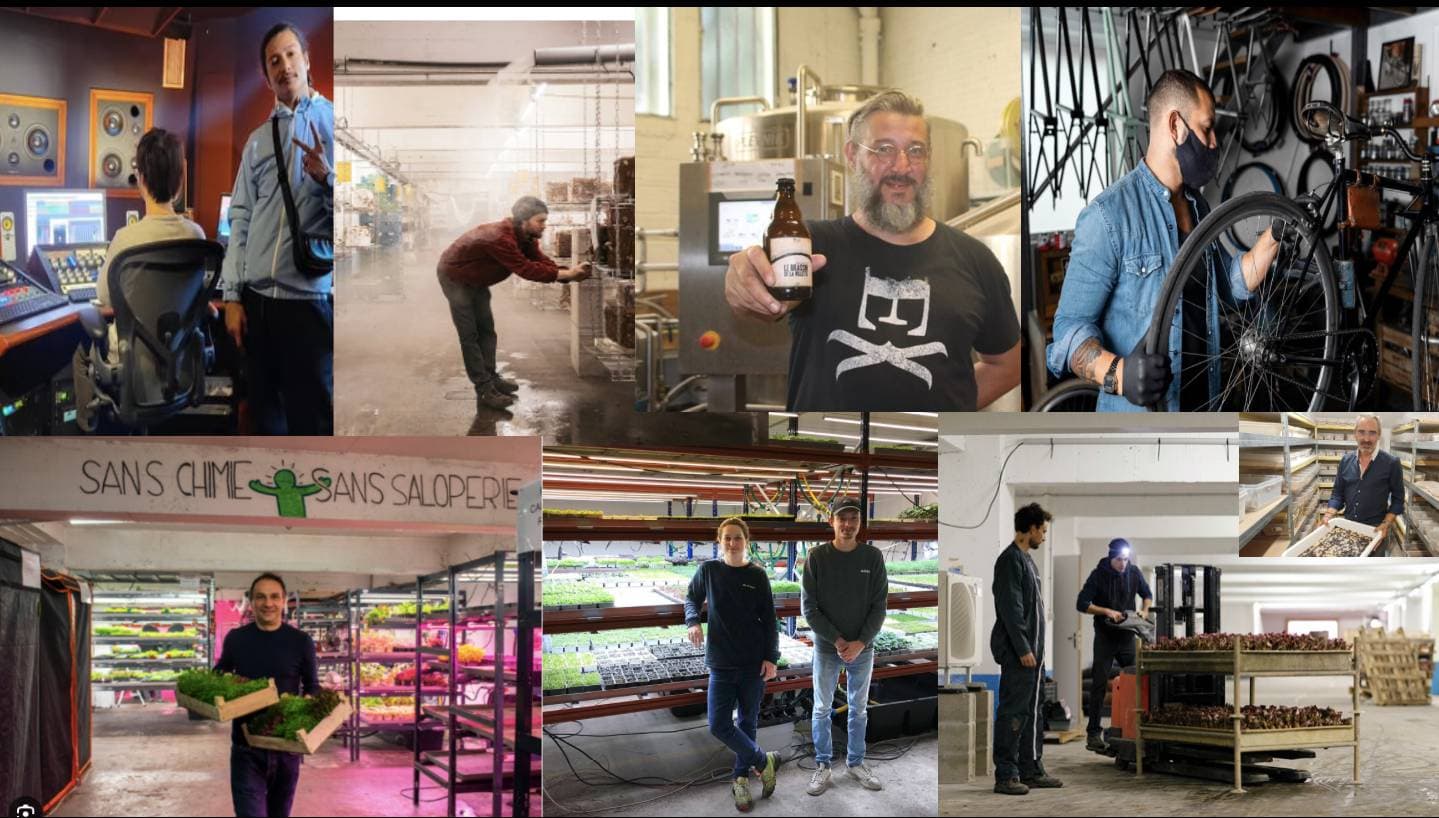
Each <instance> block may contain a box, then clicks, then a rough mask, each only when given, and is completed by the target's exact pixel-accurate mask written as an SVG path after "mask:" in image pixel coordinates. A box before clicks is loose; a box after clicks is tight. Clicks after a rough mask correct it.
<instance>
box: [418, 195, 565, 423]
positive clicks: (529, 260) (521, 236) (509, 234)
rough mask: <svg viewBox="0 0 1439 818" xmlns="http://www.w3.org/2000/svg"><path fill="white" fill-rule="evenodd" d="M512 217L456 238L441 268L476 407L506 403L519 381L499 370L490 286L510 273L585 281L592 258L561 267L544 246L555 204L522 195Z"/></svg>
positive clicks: (443, 256) (542, 279)
mask: <svg viewBox="0 0 1439 818" xmlns="http://www.w3.org/2000/svg"><path fill="white" fill-rule="evenodd" d="M510 213H511V218H509V219H505V220H503V221H498V222H491V223H489V224H482V225H480V226H479V227H476V228H474V229H472V230H470V231H469V232H467V233H465V234H464V235H462V236H460V237H459V238H458V239H455V241H454V243H453V244H451V245H450V246H449V247H448V248H446V249H445V252H444V253H443V254H441V255H440V264H439V268H438V269H437V270H436V274H437V275H438V276H439V279H440V289H441V290H442V291H443V292H444V294H445V299H446V300H447V301H449V302H450V318H451V320H453V321H454V322H455V330H456V331H457V332H459V334H460V355H461V356H463V358H464V360H465V374H466V375H468V376H469V378H470V383H472V384H474V385H475V402H476V410H477V411H478V410H479V409H481V408H483V407H488V408H490V409H504V408H505V407H506V406H509V405H510V404H511V403H514V401H515V398H514V395H515V393H516V392H518V391H519V389H520V386H519V384H517V383H515V382H514V381H511V380H506V379H505V378H502V377H500V374H499V372H497V371H495V349H496V345H497V341H498V339H497V338H496V336H495V316H494V313H492V312H491V311H490V287H493V286H494V285H496V284H499V283H500V282H501V281H504V280H505V279H507V278H509V277H510V275H511V274H513V275H517V276H519V277H520V278H524V279H528V280H530V281H539V282H542V283H545V284H549V283H553V282H560V283H562V284H563V283H567V282H570V281H584V280H585V279H586V278H589V277H590V268H589V264H588V263H585V264H581V265H580V266H579V267H574V268H561V267H560V266H558V265H557V264H555V263H554V262H553V261H552V260H550V258H549V257H548V256H546V255H545V254H544V253H543V252H541V250H540V236H542V235H544V232H545V222H546V221H547V220H548V219H549V214H550V209H549V207H548V206H546V205H545V203H544V202H542V201H540V200H539V199H536V198H535V197H533V196H523V197H521V198H520V200H519V201H517V202H515V205H514V207H513V208H511V210H510Z"/></svg>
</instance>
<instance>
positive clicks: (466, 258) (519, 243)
mask: <svg viewBox="0 0 1439 818" xmlns="http://www.w3.org/2000/svg"><path fill="white" fill-rule="evenodd" d="M439 273H440V275H442V276H445V277H446V278H448V279H450V280H451V281H454V282H456V283H459V284H470V285H475V286H481V287H493V286H495V285H496V284H499V283H500V282H501V281H504V280H505V279H507V278H509V277H510V275H511V274H514V275H517V276H519V277H520V278H525V279H529V280H530V281H539V282H542V283H546V284H548V283H550V282H553V281H555V280H557V279H558V278H559V276H560V268H559V265H557V264H555V263H554V262H553V261H551V260H550V258H549V256H546V255H545V254H544V252H543V251H541V250H540V243H539V241H538V240H537V239H532V238H525V239H524V240H520V238H519V237H517V236H516V235H515V223H514V221H513V220H511V219H505V220H504V221H498V222H491V223H489V224H482V225H480V226H479V227H476V228H474V229H473V230H469V231H467V232H466V233H465V234H464V235H462V236H460V237H459V238H458V239H455V241H454V243H452V244H451V245H450V246H449V247H447V248H445V252H444V253H442V254H441V255H440V266H439Z"/></svg>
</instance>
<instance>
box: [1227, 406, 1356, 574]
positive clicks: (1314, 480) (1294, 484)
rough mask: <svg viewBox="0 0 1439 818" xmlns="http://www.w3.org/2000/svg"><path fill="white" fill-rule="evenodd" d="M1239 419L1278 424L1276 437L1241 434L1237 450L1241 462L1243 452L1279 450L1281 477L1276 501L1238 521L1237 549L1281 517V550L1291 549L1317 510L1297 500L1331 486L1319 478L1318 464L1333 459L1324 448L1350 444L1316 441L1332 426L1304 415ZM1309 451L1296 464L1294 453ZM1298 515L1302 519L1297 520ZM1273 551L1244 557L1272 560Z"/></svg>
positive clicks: (1339, 441)
mask: <svg viewBox="0 0 1439 818" xmlns="http://www.w3.org/2000/svg"><path fill="white" fill-rule="evenodd" d="M1241 417H1242V418H1243V419H1246V420H1258V421H1262V422H1277V423H1279V424H1280V434H1279V435H1260V434H1251V433H1247V432H1245V433H1241V434H1240V435H1239V447H1240V455H1241V458H1242V456H1243V453H1244V451H1245V450H1246V449H1279V450H1281V452H1282V458H1283V460H1282V469H1281V471H1280V476H1282V477H1283V481H1284V482H1283V486H1284V489H1283V493H1282V495H1281V496H1280V498H1279V499H1278V500H1275V501H1274V502H1273V503H1270V504H1269V505H1267V506H1265V507H1263V508H1259V509H1255V510H1254V511H1251V512H1248V513H1246V514H1244V515H1242V516H1241V517H1240V521H1239V549H1240V553H1241V554H1242V553H1244V549H1245V548H1246V547H1247V546H1249V545H1250V543H1251V542H1252V541H1254V540H1256V539H1257V538H1258V537H1259V534H1260V532H1262V531H1263V530H1264V529H1265V527H1266V526H1268V525H1269V523H1270V522H1271V521H1273V519H1274V518H1275V517H1277V516H1278V515H1280V514H1285V532H1284V535H1283V540H1284V546H1285V547H1288V546H1289V545H1292V544H1293V543H1294V542H1295V541H1296V540H1297V539H1299V538H1300V537H1302V536H1303V535H1304V534H1305V533H1306V532H1307V531H1308V530H1309V527H1310V524H1311V523H1312V522H1313V521H1314V518H1315V515H1316V514H1317V513H1318V512H1319V509H1320V506H1319V505H1315V506H1312V507H1310V506H1309V504H1308V503H1307V502H1306V503H1300V502H1298V501H1299V498H1301V497H1303V496H1304V495H1305V494H1306V493H1307V492H1308V491H1310V490H1311V489H1313V490H1315V491H1317V492H1321V493H1322V492H1323V491H1324V490H1325V489H1326V488H1328V487H1331V486H1332V485H1333V481H1332V479H1330V480H1329V482H1328V483H1326V482H1325V480H1326V477H1325V476H1323V475H1320V474H1319V468H1318V464H1320V463H1325V462H1329V461H1330V460H1331V459H1337V455H1334V454H1329V453H1326V451H1325V450H1326V449H1327V448H1346V447H1352V446H1353V443H1352V442H1350V441H1344V440H1320V439H1319V438H1317V437H1313V436H1312V435H1317V434H1319V433H1320V432H1321V431H1327V430H1329V429H1332V428H1334V427H1333V425H1332V424H1325V423H1319V422H1316V421H1314V420H1311V419H1310V418H1308V417H1307V416H1305V415H1302V414H1299V413H1291V412H1279V413H1276V414H1274V415H1267V414H1245V413H1241ZM1294 427H1303V428H1305V429H1307V430H1308V431H1309V433H1310V435H1311V437H1300V436H1297V435H1294V434H1292V433H1291V431H1290V430H1291V429H1292V428H1294ZM1301 448H1302V449H1306V450H1308V449H1312V450H1313V452H1314V453H1313V454H1312V455H1310V456H1306V457H1304V458H1302V459H1300V460H1298V461H1297V462H1296V460H1295V450H1296V449H1301ZM1311 466H1314V467H1315V471H1314V472H1313V473H1312V474H1310V475H1307V476H1299V473H1300V472H1302V471H1304V470H1305V469H1307V468H1309V467H1311ZM1301 512H1302V516H1299V515H1300V514H1301ZM1276 550H1282V549H1276V547H1274V546H1273V545H1271V546H1270V547H1268V548H1266V549H1265V552H1264V553H1262V554H1260V553H1250V554H1248V556H1274V555H1275V554H1276Z"/></svg>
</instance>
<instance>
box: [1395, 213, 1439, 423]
mask: <svg viewBox="0 0 1439 818" xmlns="http://www.w3.org/2000/svg"><path fill="white" fill-rule="evenodd" d="M1436 254H1439V235H1436V230H1435V227H1434V225H1429V227H1428V228H1427V229H1426V230H1425V231H1424V235H1421V236H1420V237H1419V241H1418V242H1416V243H1415V246H1414V247H1413V248H1411V249H1410V250H1409V267H1410V272H1411V274H1412V275H1413V277H1414V305H1413V312H1412V313H1411V315H1410V320H1409V341H1410V347H1409V349H1410V358H1409V396H1410V398H1411V399H1412V400H1413V403H1414V409H1415V410H1416V411H1420V412H1431V411H1434V409H1435V407H1436V406H1439V366H1436V365H1435V362H1433V360H1432V359H1433V357H1434V356H1439V281H1436V280H1434V279H1435V277H1436V276H1439V264H1436V263H1435V262H1436V261H1439V259H1436ZM1416 266H1418V268H1419V269H1417V270H1416V269H1414V268H1415V267H1416ZM1396 272H1397V271H1396V270H1391V271H1390V272H1389V274H1390V275H1394V274H1395V273H1396ZM1428 299H1434V300H1435V302H1436V303H1435V304H1434V305H1426V304H1425V301H1426V300H1428ZM1431 349H1433V350H1435V351H1434V352H1431V353H1430V354H1427V355H1426V354H1422V353H1423V352H1424V351H1427V350H1431ZM1381 354H1382V352H1381Z"/></svg>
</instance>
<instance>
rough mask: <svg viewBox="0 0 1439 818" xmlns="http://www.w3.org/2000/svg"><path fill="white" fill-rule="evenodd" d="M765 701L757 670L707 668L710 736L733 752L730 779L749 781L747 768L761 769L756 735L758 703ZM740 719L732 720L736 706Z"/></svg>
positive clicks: (756, 668)
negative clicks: (732, 773) (732, 772)
mask: <svg viewBox="0 0 1439 818" xmlns="http://www.w3.org/2000/svg"><path fill="white" fill-rule="evenodd" d="M762 698H764V675H763V674H762V673H760V668H759V667H755V668H752V669H751V668H723V669H721V668H710V687H709V723H710V735H712V736H714V737H715V738H717V739H719V740H720V741H722V742H724V745H725V746H726V747H728V748H730V749H731V750H733V751H734V775H733V776H732V777H733V778H748V777H749V771H750V768H751V767H753V768H755V769H757V770H762V769H764V765H765V757H764V751H763V750H761V749H760V748H759V744H757V743H756V742H755V738H756V736H758V734H759V732H758V731H759V703H760V699H762ZM736 706H738V707H739V718H738V719H735V717H734V716H735V707H736Z"/></svg>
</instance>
